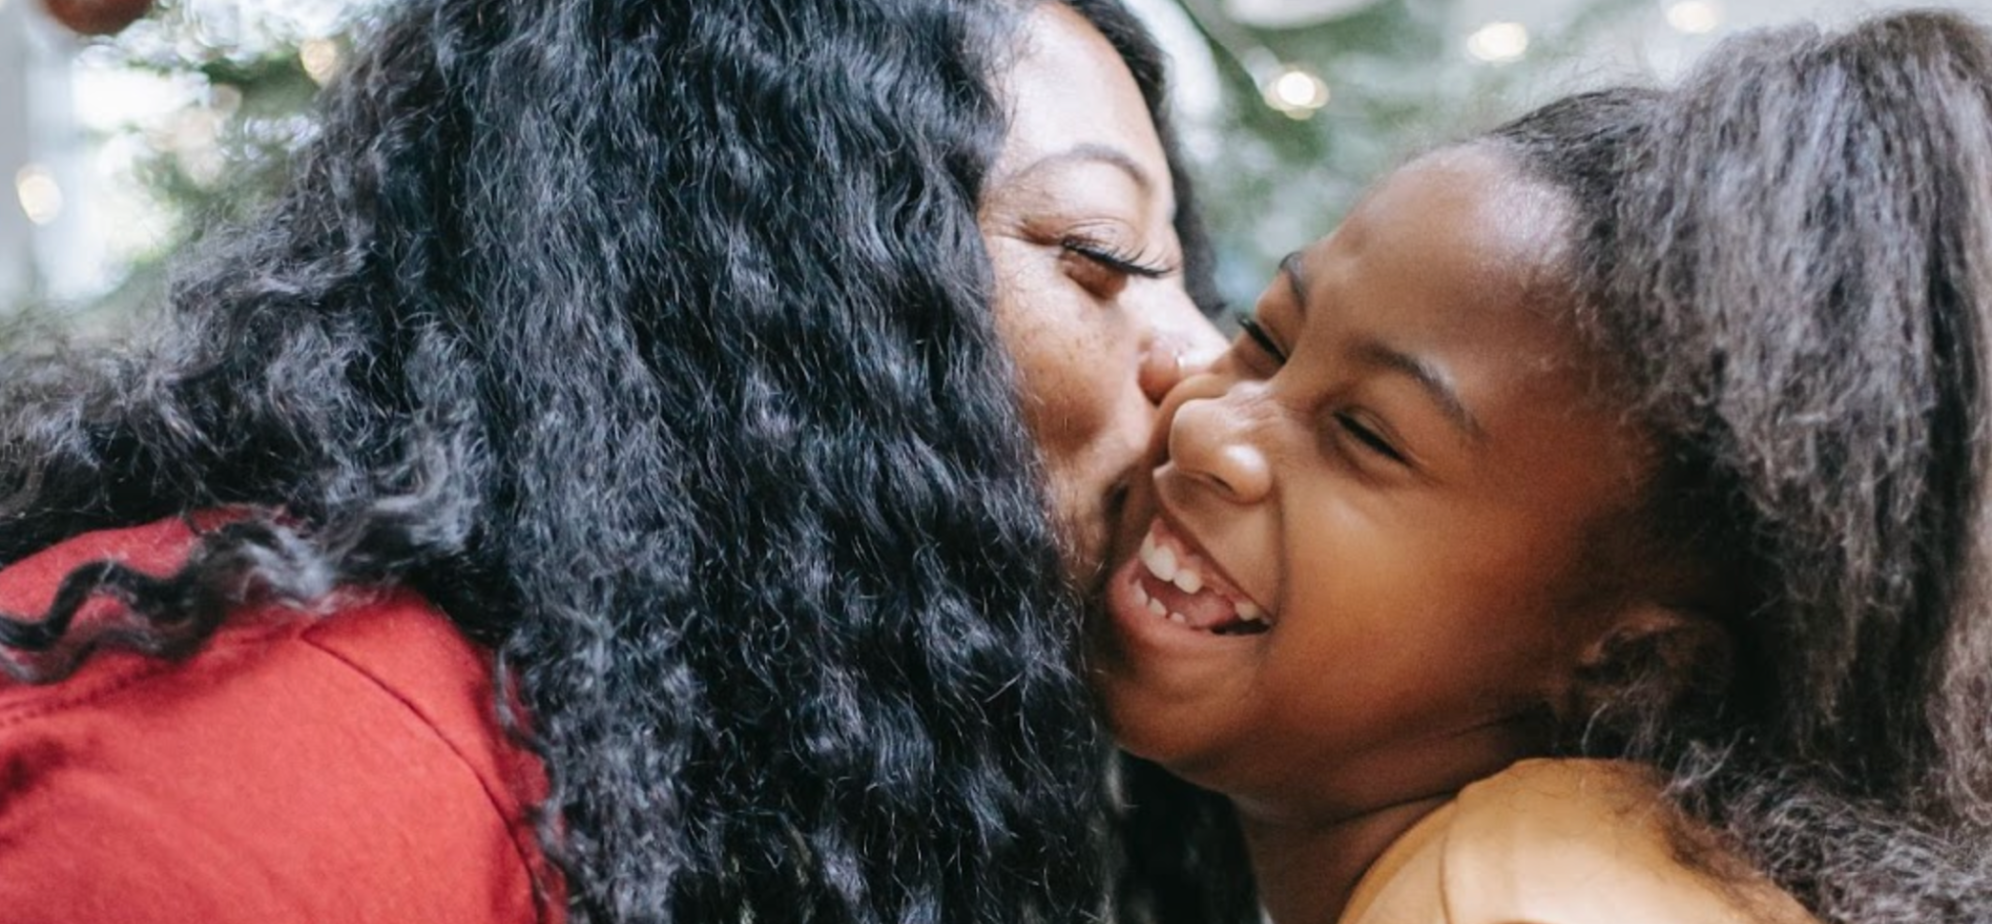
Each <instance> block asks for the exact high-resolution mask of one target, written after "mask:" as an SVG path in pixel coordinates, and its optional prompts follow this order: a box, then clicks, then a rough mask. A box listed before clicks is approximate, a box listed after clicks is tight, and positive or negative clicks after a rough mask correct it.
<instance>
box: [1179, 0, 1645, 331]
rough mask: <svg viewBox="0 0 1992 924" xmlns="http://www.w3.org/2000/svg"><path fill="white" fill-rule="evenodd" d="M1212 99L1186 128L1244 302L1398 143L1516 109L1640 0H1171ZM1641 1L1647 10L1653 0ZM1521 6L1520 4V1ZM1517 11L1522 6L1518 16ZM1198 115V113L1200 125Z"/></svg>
mask: <svg viewBox="0 0 1992 924" xmlns="http://www.w3.org/2000/svg"><path fill="white" fill-rule="evenodd" d="M1182 5H1183V7H1184V8H1185V9H1186V10H1187V11H1188V12H1189V13H1191V14H1192V16H1193V17H1194V19H1195V21H1196V23H1197V25H1198V26H1199V28H1200V32H1201V34H1202V36H1203V38H1204V39H1205V41H1206V43H1207V45H1208V46H1209V47H1210V48H1211V49H1212V50H1213V52H1214V55H1213V61H1214V63H1215V66H1216V70H1217V73H1218V74H1219V75H1220V81H1221V83H1222V87H1223V90H1222V93H1223V102H1222V104H1221V105H1219V106H1217V107H1215V110H1214V112H1213V114H1212V116H1211V117H1208V118H1205V119H1202V120H1192V124H1191V126H1190V131H1189V132H1187V134H1188V138H1187V139H1186V140H1187V141H1188V142H1189V146H1190V148H1191V149H1192V153H1193V156H1192V158H1191V159H1192V161H1193V165H1192V169H1193V170H1194V172H1195V178H1196V180H1197V190H1198V193H1199V194H1200V196H1201V198H1202V202H1203V205H1204V208H1205V210H1206V212H1207V213H1208V216H1209V219H1208V220H1209V222H1210V224H1211V227H1212V231H1213V234H1214V236H1215V237H1216V239H1217V242H1218V246H1219V251H1220V253H1219V260H1218V271H1219V287H1220V289H1222V290H1223V291H1224V292H1225V293H1226V294H1227V296H1229V297H1231V298H1232V299H1233V300H1234V301H1237V302H1240V303H1242V304H1249V303H1250V301H1251V300H1252V299H1253V298H1255V297H1256V296H1257V294H1258V292H1259V290H1260V289H1261V288H1262V287H1263V286H1264V285H1265V283H1266V281H1267V280H1269V279H1271V278H1272V273H1273V269H1274V266H1275V264H1276V263H1277V262H1278V260H1279V258H1280V257H1281V256H1283V255H1284V254H1286V253H1288V252H1290V251H1292V250H1294V249H1296V248H1298V247H1301V246H1303V245H1304V244H1306V243H1308V242H1309V241H1312V240H1313V239H1315V238H1317V237H1320V236H1321V235H1323V234H1325V233H1327V232H1328V231H1329V230H1331V229H1332V228H1333V227H1334V225H1335V223H1336V222H1337V221H1338V220H1339V219H1340V217H1341V216H1342V215H1343V214H1344V213H1345V212H1347V211H1348V209H1349V208H1350V207H1351V206H1353V205H1354V204H1355V200H1356V198H1357V197H1358V196H1359V195H1360V194H1361V192H1362V190H1363V189H1364V188H1366V187H1367V185H1368V184H1369V183H1370V182H1371V181H1372V180H1374V179H1375V178H1377V177H1378V176H1379V175H1381V174H1382V173H1383V172H1385V171H1387V170H1389V169H1390V168H1391V167H1393V166H1395V165H1396V164H1397V163H1398V162H1400V161H1401V160H1402V159H1403V158H1405V157H1406V156H1407V155H1408V154H1410V153H1414V152H1416V151H1418V150H1420V149H1423V148H1426V147H1430V146H1431V145H1434V144H1437V143H1440V142H1443V141H1447V140H1452V139H1457V138H1459V137H1461V136H1463V135H1465V134H1468V133H1471V132H1472V131H1474V130H1476V129H1480V128H1485V127H1491V126H1492V125H1494V124H1496V123H1498V122H1499V121H1500V120H1502V119H1505V118H1508V117H1511V116H1513V115H1516V114H1518V113H1519V112H1521V111H1522V109H1523V107H1524V106H1525V105H1526V104H1529V103H1532V102H1535V101H1538V99H1539V97H1540V96H1541V95H1542V94H1543V92H1545V91H1546V90H1550V91H1557V92H1560V91H1563V90H1568V89H1571V88H1572V87H1571V86H1570V80H1569V78H1568V77H1567V76H1563V72H1564V71H1565V70H1567V69H1568V68H1569V66H1570V65H1571V64H1572V63H1573V62H1574V61H1576V60H1577V59H1578V58H1579V57H1580V55H1581V53H1582V52H1584V51H1586V50H1591V51H1595V50H1596V47H1597V46H1596V44H1595V43H1597V42H1598V41H1600V40H1601V37H1602V36H1603V35H1604V33H1606V32H1607V31H1609V30H1612V29H1613V28H1615V27H1617V26H1622V25H1624V24H1625V23H1626V22H1627V20H1628V19H1629V14H1632V13H1634V12H1637V11H1641V10H1646V9H1647V8H1649V7H1654V6H1657V5H1656V4H1653V3H1651V2H1641V0H1564V2H1560V3H1543V2H1533V3H1531V2H1512V3H1508V4H1505V5H1504V4H1500V3H1466V2H1461V0H1258V2H1247V0H1230V2H1226V3H1223V4H1222V5H1220V4H1219V0H1182ZM1649 12H1650V11H1649ZM1522 13H1529V14H1532V15H1529V16H1526V17H1524V16H1521V15H1520V14H1522ZM1523 20H1528V21H1523ZM1197 121H1201V122H1202V123H1203V124H1201V125H1198V124H1196V122H1197Z"/></svg>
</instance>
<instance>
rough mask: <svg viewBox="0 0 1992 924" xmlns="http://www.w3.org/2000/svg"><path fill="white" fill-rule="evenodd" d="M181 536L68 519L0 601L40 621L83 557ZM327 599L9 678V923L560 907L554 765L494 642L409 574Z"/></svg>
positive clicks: (169, 549) (169, 551) (420, 917)
mask: <svg viewBox="0 0 1992 924" xmlns="http://www.w3.org/2000/svg"><path fill="white" fill-rule="evenodd" d="M193 542H194V535H193V533H192V531H191V530H190V529H189V528H188V527H187V525H185V524H184V523H182V522H181V521H179V520H169V521H164V522H160V523H155V524H152V525H149V526H142V527H138V528H135V529H126V530H118V531H107V532H100V533H92V534H89V535H85V536H81V537H78V538H76V539H73V540H70V541H68V542H65V543H63V544H61V545H58V546H56V547H54V548H51V549H48V550H46V551H43V552H41V553H39V554H37V555H35V556H33V557H31V558H28V559H25V560H22V561H20V562H18V563H16V564H14V565H12V566H9V567H7V568H6V569H4V570H0V611H4V612H6V613H9V614H11V615H14V616H28V617H39V616H40V615H41V613H42V612H43V611H44V609H45V608H46V607H47V605H48V602H49V598H50V597H51V596H52V595H53V593H54V590H55V587H56V585H57V584H58V583H59V582H60V581H61V579H62V578H63V576H64V575H66V574H68V573H69V571H70V570H71V569H73V568H75V567H77V566H78V565H81V564H84V563H87V562H91V561H96V560H102V559H115V560H120V561H123V562H125V563H126V564H128V565H130V566H132V567H135V568H137V569H139V570H142V571H145V572H147V573H151V574H159V575H165V574H170V573H171V572H173V571H174V570H176V568H177V567H178V566H179V564H180V563H181V562H182V561H183V560H184V559H185V556H186V554H187V551H188V549H189V548H190V547H191V545H192V544H193ZM346 597H351V599H346ZM118 606H119V604H117V603H116V602H115V601H112V600H109V599H107V598H104V597H101V596H100V597H99V598H97V599H94V600H93V601H92V602H91V603H90V604H89V605H88V606H86V607H85V610H84V612H83V613H82V614H80V615H79V619H83V620H90V619H98V618H103V617H104V616H105V614H106V613H108V612H112V611H114V610H115V609H116V607H118ZM330 610H331V611H330V612H323V613H302V612H299V611H296V610H293V609H289V608H285V607H280V606H259V607H250V608H245V609H244V610H242V611H241V612H237V613H233V614H231V615H230V616H229V618H228V620H227V621H226V622H225V623H224V624H223V626H222V628H221V629H220V630H219V631H218V632H217V634H216V635H215V636H214V637H213V638H212V639H211V640H210V641H209V642H208V643H207V644H206V645H205V646H204V647H202V648H201V650H200V651H199V652H198V653H197V654H195V655H193V656H192V657H191V658H188V659H186V660H182V661H178V662H169V661H164V660H160V659H156V658H150V657H146V656H144V655H140V654H137V653H134V652H130V651H123V650H102V651H98V652H97V653H95V654H94V655H92V656H91V657H90V658H89V659H88V660H87V661H86V662H85V663H84V664H83V665H82V666H81V667H80V668H79V669H78V670H77V671H76V673H75V674H73V675H72V676H70V677H69V678H68V679H66V680H63V681H61V682H59V683H55V684H50V685H44V686H29V685H24V684H18V683H15V682H13V681H11V680H9V679H7V678H6V676H5V675H4V674H0V920H4V921H8V922H12V924H40V922H57V921H60V922H86V924H87V922H119V924H143V922H155V921H157V922H169V921H170V922H186V921H203V922H222V924H226V922H238V921H240V922H251V921H253V922H258V924H265V922H273V921H328V922H331V921H337V922H347V921H379V922H388V921H393V922H421V924H446V922H466V924H469V922H480V924H481V922H528V921H534V922H558V921H560V920H562V918H563V916H564V915H563V907H564V906H563V902H564V897H563V896H562V895H561V894H560V891H561V890H560V885H559V880H558V878H557V876H556V875H555V874H553V873H552V872H551V870H550V869H549V867H548V865H547V863H546V861H545V859H544V857H543V855H542V854H541V852H540V849H539V844H538V841H537V840H536V838H535V836H534V832H533V828H532V823H531V820H530V817H529V811H530V809H531V807H532V806H534V805H535V804H537V802H538V800H539V799H540V798H542V797H543V795H544V793H545V785H546V783H545V778H544V774H543V773H542V771H541V768H540V767H539V765H538V763H537V762H536V761H535V760H534V759H533V758H532V757H530V756H529V754H528V753H527V752H525V751H523V750H521V749H520V748H518V747H517V746H515V745H513V744H512V743H511V742H510V741H509V740H508V739H507V738H506V736H505V734H504V732H503V731H502V730H501V729H500V727H499V725H498V722H497V717H496V713H495V709H494V705H493V704H494V697H493V694H492V687H491V674H490V664H489V660H490V659H489V655H488V654H487V653H486V652H484V651H482V650H480V649H479V648H478V647H476V646H475V645H473V644H471V643H470V642H469V641H467V640H466V639H464V637H463V636H462V635H461V634H459V633H458V632H457V630H456V628H455V627H454V626H453V625H452V624H451V623H450V622H449V620H448V619H446V618H445V617H444V616H443V615H442V614H441V613H439V612H437V611H436V610H435V609H434V608H433V607H431V606H430V605H428V604H427V603H426V602H424V601H423V600H422V599H420V598H419V597H417V596H416V595H414V594H412V593H409V592H406V591H392V592H383V593H380V594H375V595H372V596H369V597H360V596H359V595H356V594H354V595H345V596H344V597H342V598H341V599H340V600H338V601H337V602H335V603H334V604H333V605H332V606H331V607H330Z"/></svg>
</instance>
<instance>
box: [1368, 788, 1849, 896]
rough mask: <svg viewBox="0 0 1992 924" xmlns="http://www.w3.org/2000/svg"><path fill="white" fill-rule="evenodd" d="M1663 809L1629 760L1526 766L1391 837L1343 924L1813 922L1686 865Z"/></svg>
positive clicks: (1757, 886) (1773, 892) (1770, 888)
mask: <svg viewBox="0 0 1992 924" xmlns="http://www.w3.org/2000/svg"><path fill="white" fill-rule="evenodd" d="M1672 811H1673V810H1672V809H1670V808H1669V807H1667V806H1666V805H1665V804H1664V803H1662V802H1661V800H1660V798H1659V792H1658V789H1657V787H1656V785H1655V783H1654V782H1653V779H1652V777H1651V775H1650V774H1649V773H1648V772H1647V771H1646V770H1644V769H1642V768H1640V767H1638V766H1636V765H1633V764H1627V763H1619V762H1613V761H1597V760H1529V761H1523V762H1521V763H1518V764H1516V765H1514V766H1513V767H1510V768H1508V769H1507V770H1504V771H1502V772H1501V773H1498V774H1496V775H1494V776H1492V777H1489V778H1487V779H1485V780H1481V781H1480V782H1478V783H1475V784H1473V785H1471V786H1468V787H1467V788H1465V789H1464V790H1461V791H1460V794H1459V797H1458V798H1456V799H1454V800H1453V801H1452V802H1449V803H1447V804H1446V805H1444V806H1442V807H1440V808H1439V809H1438V810H1437V811H1434V812H1433V813H1432V814H1430V815H1428V816H1426V817H1425V818H1424V819H1423V820H1421V821H1420V822H1419V823H1418V824H1417V825H1415V826H1413V827H1412V828H1411V830H1409V831H1407V832H1405V833H1404V836H1403V837H1400V838H1398V840H1397V841H1396V842H1395V843H1393V844H1392V845H1391V846H1390V848H1389V849H1388V850H1386V851H1384V853H1383V855H1382V856H1381V857H1379V858H1377V861H1376V863H1375V864H1374V865H1373V866H1371V867H1370V870H1369V872H1367V873H1365V874H1364V875H1363V878H1362V880H1361V881H1360V882H1358V883H1357V884H1356V889H1355V892H1354V893H1353V894H1352V895H1351V896H1350V899H1349V905H1348V907H1347V908H1346V909H1345V910H1344V911H1343V913H1342V916H1341V919H1340V924H1816V919H1814V918H1813V917H1812V916H1811V915H1810V914H1808V913H1807V912H1806V911H1805V909H1804V908H1803V907H1802V906H1800V905H1799V904H1798V902H1797V901H1795V900H1793V899H1792V898H1791V896H1789V895H1787V894H1785V893H1784V892H1783V891H1782V890H1780V889H1778V888H1777V887H1776V886H1775V885H1772V884H1771V883H1770V882H1768V881H1766V880H1763V879H1746V880H1743V881H1727V880H1723V879H1719V878H1716V877H1714V876H1711V875H1710V874H1708V873H1704V872H1701V871H1698V870H1695V869H1693V868H1690V867H1689V866H1687V865H1685V864H1683V863H1682V862H1681V861H1680V860H1679V859H1678V858H1677V857H1676V856H1675V855H1674V851H1673V848H1672V845H1671V843H1670V841H1669V840H1668V836H1667V826H1666V825H1667V819H1668V817H1669V814H1670V813H1671V812H1672Z"/></svg>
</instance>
